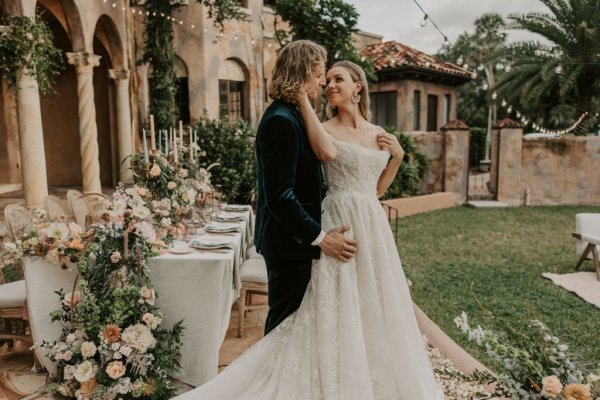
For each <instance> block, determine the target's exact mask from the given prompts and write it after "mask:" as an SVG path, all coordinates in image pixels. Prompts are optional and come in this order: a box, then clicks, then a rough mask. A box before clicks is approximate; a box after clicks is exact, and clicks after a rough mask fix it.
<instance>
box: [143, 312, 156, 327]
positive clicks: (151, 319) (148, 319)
mask: <svg viewBox="0 0 600 400" xmlns="http://www.w3.org/2000/svg"><path fill="white" fill-rule="evenodd" d="M142 321H144V323H145V324H146V325H151V324H152V323H153V322H154V314H151V313H146V314H144V316H143V317H142Z"/></svg>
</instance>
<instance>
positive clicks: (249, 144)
mask: <svg viewBox="0 0 600 400" xmlns="http://www.w3.org/2000/svg"><path fill="white" fill-rule="evenodd" d="M195 128H196V129H197V130H198V144H199V146H200V150H201V151H204V152H206V156H205V157H204V158H202V161H203V163H205V164H206V165H207V166H208V165H211V164H213V163H219V164H220V165H219V166H216V167H214V168H213V169H211V171H210V173H211V175H212V176H211V182H212V184H213V185H221V186H222V187H223V193H224V194H225V197H226V198H227V201H228V202H230V203H233V202H236V203H248V202H251V203H252V202H254V193H255V192H256V155H255V151H254V141H255V136H256V134H255V132H254V129H253V128H252V126H251V125H250V124H249V123H248V122H246V121H244V120H237V121H229V120H228V119H226V118H221V119H216V120H213V119H208V118H206V119H203V120H202V121H200V122H199V123H198V124H197V125H196V127H195Z"/></svg>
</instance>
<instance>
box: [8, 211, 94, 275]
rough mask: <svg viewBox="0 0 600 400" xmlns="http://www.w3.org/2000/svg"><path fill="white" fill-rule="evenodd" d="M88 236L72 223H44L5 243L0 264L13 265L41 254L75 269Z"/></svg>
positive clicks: (51, 261)
mask: <svg viewBox="0 0 600 400" xmlns="http://www.w3.org/2000/svg"><path fill="white" fill-rule="evenodd" d="M86 236H87V233H86V232H84V230H83V228H82V227H80V226H79V225H77V224H76V223H74V222H69V223H67V222H62V221H55V222H43V223H40V224H36V225H34V226H32V227H31V228H30V229H28V230H27V231H25V233H23V235H22V236H21V238H20V239H18V240H16V241H15V242H14V243H10V242H9V243H5V244H4V248H3V252H2V262H1V264H0V265H1V267H2V268H3V267H6V266H8V265H14V264H16V263H17V262H19V261H20V260H21V259H22V258H23V257H25V256H33V257H43V258H44V259H45V260H46V261H48V262H50V263H52V264H55V265H58V266H61V267H63V268H75V265H76V264H77V263H78V262H79V260H80V258H81V255H82V251H83V247H84V246H83V242H82V240H83V239H84V238H85V237H86Z"/></svg>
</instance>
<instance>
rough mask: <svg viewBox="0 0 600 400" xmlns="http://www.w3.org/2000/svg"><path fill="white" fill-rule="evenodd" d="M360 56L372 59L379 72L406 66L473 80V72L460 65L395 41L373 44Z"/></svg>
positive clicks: (362, 51) (363, 50)
mask: <svg viewBox="0 0 600 400" xmlns="http://www.w3.org/2000/svg"><path fill="white" fill-rule="evenodd" d="M360 55H361V56H363V57H367V58H370V59H371V60H372V61H373V66H374V67H375V71H377V72H379V71H385V70H386V69H394V68H401V67H402V66H406V67H418V68H422V69H429V70H431V71H436V72H441V73H445V74H449V75H455V76H456V75H458V76H462V77H467V78H471V72H469V71H467V70H465V69H463V68H461V67H459V66H458V65H455V64H452V63H449V62H447V61H442V60H440V59H437V58H435V57H433V56H430V55H428V54H425V53H423V52H421V51H419V50H416V49H413V48H412V47H408V46H406V45H404V44H402V43H399V42H395V41H389V42H383V43H375V44H371V45H369V46H367V47H365V48H364V49H362V50H361V51H360Z"/></svg>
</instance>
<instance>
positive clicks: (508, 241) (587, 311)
mask: <svg viewBox="0 0 600 400" xmlns="http://www.w3.org/2000/svg"><path fill="white" fill-rule="evenodd" d="M580 212H596V213H600V207H579V206H553V207H548V206H546V207H527V208H526V207H516V208H498V209H471V208H466V207H457V208H453V209H446V210H439V211H434V212H429V213H424V214H419V215H414V216H411V217H407V218H403V219H401V220H400V221H399V237H398V242H399V243H398V248H399V251H400V257H401V258H402V261H403V265H404V269H405V272H406V274H407V276H408V277H409V278H410V279H411V280H412V282H413V286H412V295H413V299H414V301H415V302H416V303H417V304H418V305H419V306H420V307H421V308H422V309H423V311H424V312H425V313H426V314H427V315H428V316H429V317H430V318H431V319H433V320H434V321H435V322H436V323H437V324H438V325H439V326H440V327H441V328H442V329H443V330H444V331H445V332H446V333H447V334H448V335H449V336H451V337H452V338H453V339H454V340H455V341H456V342H457V343H459V344H460V345H461V346H463V347H464V348H465V349H467V351H469V352H470V353H471V354H472V355H473V356H475V357H476V358H478V359H479V360H480V361H482V362H483V363H484V364H486V365H488V366H490V367H491V368H494V363H493V362H491V360H490V359H489V358H488V357H487V356H486V355H485V353H484V352H482V351H481V350H480V349H479V348H477V347H476V346H473V345H471V344H469V343H468V342H467V340H466V338H465V337H464V336H463V334H462V333H460V332H459V331H458V330H457V329H456V327H455V326H454V323H453V322H452V320H453V319H454V318H455V317H456V316H458V315H459V314H460V313H461V311H466V312H467V313H468V314H469V316H470V317H471V319H472V321H471V322H472V323H471V324H472V325H473V326H474V325H476V324H478V323H479V324H481V325H483V326H485V327H487V328H493V329H495V330H496V329H498V328H501V324H499V323H498V322H495V321H493V320H491V319H489V318H486V317H485V316H484V315H483V313H482V312H481V311H480V309H479V306H478V304H477V302H476V301H475V299H474V298H473V297H472V296H471V294H470V291H469V288H470V286H471V284H473V289H474V291H475V292H476V294H477V296H478V298H479V299H480V300H481V302H482V303H483V304H484V305H485V307H487V308H488V309H490V310H491V311H493V312H494V314H496V315H497V316H501V317H502V318H504V319H506V320H508V321H510V322H511V323H512V324H513V326H515V327H519V326H521V324H522V323H527V321H528V318H529V315H531V318H535V319H539V320H541V321H542V322H544V323H545V324H546V325H547V326H548V328H549V329H550V331H551V332H552V333H553V334H554V335H556V336H558V337H559V338H561V340H562V341H563V342H565V343H567V344H568V345H569V346H570V347H571V355H572V356H575V357H576V358H577V360H578V361H579V362H581V363H583V364H588V363H592V362H598V361H599V360H600V336H599V334H600V309H598V308H597V307H594V306H593V305H591V304H588V303H586V302H585V301H583V300H582V299H580V298H579V297H577V296H576V295H574V294H571V293H569V292H567V291H566V290H564V289H562V288H560V287H558V286H555V285H554V284H552V282H551V281H550V280H548V279H546V278H544V277H542V275H541V274H542V272H558V273H567V272H571V271H573V270H574V267H575V263H576V262H577V259H578V257H577V256H576V255H575V240H574V239H573V238H571V232H573V231H574V229H575V214H576V213H580ZM583 265H584V267H583V269H586V270H591V269H592V268H593V267H592V263H591V262H589V261H586V262H585V263H584V264H583Z"/></svg>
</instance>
